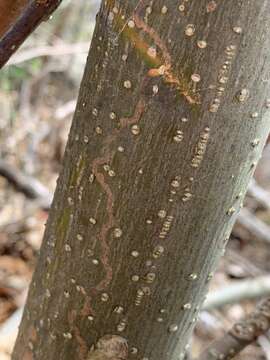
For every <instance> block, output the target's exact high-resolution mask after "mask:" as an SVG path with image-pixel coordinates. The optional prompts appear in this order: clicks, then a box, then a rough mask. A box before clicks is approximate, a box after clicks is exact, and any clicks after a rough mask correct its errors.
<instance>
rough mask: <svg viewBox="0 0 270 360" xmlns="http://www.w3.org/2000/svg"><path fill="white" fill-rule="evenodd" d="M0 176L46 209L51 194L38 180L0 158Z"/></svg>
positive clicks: (50, 199) (48, 206)
mask: <svg viewBox="0 0 270 360" xmlns="http://www.w3.org/2000/svg"><path fill="white" fill-rule="evenodd" d="M0 176H3V177H4V178H6V179H7V181H8V182H9V183H10V184H12V185H13V186H14V187H15V188H16V189H17V190H18V191H20V192H22V193H23V194H24V195H25V196H26V197H28V198H29V199H34V200H38V202H39V203H40V206H41V207H42V208H43V209H44V210H48V209H49V208H50V205H51V201H52V194H51V193H50V192H49V190H48V189H47V188H46V187H45V186H44V185H42V184H41V183H40V182H39V181H38V180H36V179H35V178H33V177H31V176H26V175H25V174H23V173H22V172H20V171H19V170H17V169H14V168H13V167H11V166H10V165H8V164H6V163H5V162H4V161H3V160H0Z"/></svg>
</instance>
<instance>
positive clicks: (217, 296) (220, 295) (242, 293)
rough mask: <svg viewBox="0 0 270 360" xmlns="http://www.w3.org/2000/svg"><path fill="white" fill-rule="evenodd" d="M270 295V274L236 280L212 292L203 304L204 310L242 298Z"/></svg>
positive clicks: (248, 298) (249, 298) (235, 301)
mask: <svg viewBox="0 0 270 360" xmlns="http://www.w3.org/2000/svg"><path fill="white" fill-rule="evenodd" d="M265 296H270V276H269V275H265V276H259V277H256V278H254V279H248V280H241V281H236V282H235V283H233V284H231V285H228V286H226V287H224V288H222V289H217V290H216V291H213V292H210V293H209V294H208V296H207V299H206V301H205V303H204V305H203V310H213V309H216V308H220V307H222V306H224V305H228V304H233V303H237V302H239V301H241V300H251V299H256V298H257V299H258V298H262V297H265Z"/></svg>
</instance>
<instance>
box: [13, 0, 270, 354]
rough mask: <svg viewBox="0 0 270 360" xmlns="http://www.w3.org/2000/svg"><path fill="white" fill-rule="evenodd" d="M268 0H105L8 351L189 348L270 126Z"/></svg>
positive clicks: (179, 350)
mask: <svg viewBox="0 0 270 360" xmlns="http://www.w3.org/2000/svg"><path fill="white" fill-rule="evenodd" d="M269 13H270V2H269V1H268V0H260V1H246V0H239V1H235V0H226V1H225V0H220V1H217V2H215V1H206V0H200V1H198V0H196V1H195V0H194V1H189V2H183V4H182V5H180V6H179V1H178V0H170V1H169V0H167V1H165V2H164V1H158V0H157V1H150V0H149V1H146V0H145V1H144V0H141V1H139V2H138V1H137V0H130V1H126V0H119V1H118V2H115V3H114V2H113V1H109V0H107V1H103V2H102V5H101V9H100V12H99V14H98V17H97V25H96V29H95V34H94V37H93V40H92V46H91V50H90V54H89V58H88V61H87V65H86V70H85V74H84V78H83V81H82V85H81V90H80V95H79V100H78V106H77V110H76V114H75V117H74V121H73V125H72V129H71V132H70V136H69V141H68V144H67V149H66V154H65V159H64V168H63V171H62V174H61V176H60V179H59V181H58V185H57V190H56V193H55V198H54V202H53V206H52V209H51V212H50V217H49V221H48V224H47V227H46V232H45V238H44V241H43V245H42V249H41V255H40V260H39V264H38V266H37V270H36V272H35V275H34V278H33V282H32V285H31V289H30V293H29V298H28V302H27V306H26V310H25V313H24V317H23V321H22V325H21V328H20V332H19V336H18V340H17V343H16V347H15V351H14V354H13V360H19V359H20V360H21V359H22V358H23V359H24V360H26V359H38V360H45V359H46V360H47V359H59V360H62V359H80V360H83V359H89V360H90V359H102V360H105V359H114V360H116V359H126V358H127V356H128V355H127V348H126V346H127V345H126V344H127V343H128V348H129V349H128V351H129V354H130V357H129V359H133V358H134V359H144V360H146V359H160V360H163V359H171V360H176V359H179V357H180V358H181V356H183V353H184V351H185V347H186V344H187V341H188V338H189V336H190V333H191V331H192V328H193V326H194V323H195V320H196V315H197V313H198V310H199V307H200V305H201V304H202V302H203V300H204V296H205V293H206V290H207V284H208V282H209V280H210V279H211V277H212V272H213V270H214V268H215V266H216V263H217V259H218V257H219V256H220V255H221V254H222V253H223V251H224V246H225V243H226V240H227V239H228V237H229V234H230V231H231V228H232V225H233V222H234V220H235V217H236V214H237V211H238V209H239V208H240V206H241V203H242V200H243V197H244V194H245V191H246V188H247V185H248V182H249V179H250V177H251V175H252V173H253V170H254V167H255V164H256V163H257V161H258V159H259V157H260V154H261V151H262V148H263V145H264V143H265V140H266V137H267V134H268V130H269V119H267V117H268V116H269V110H270V99H268V98H267V95H269V71H270V52H269V48H270V17H269ZM78 21H79V19H78ZM105 335H107V336H105ZM126 341H127V343H126ZM94 344H96V349H92V350H91V351H90V353H89V354H88V356H87V352H88V351H89V349H90V347H91V346H92V345H94Z"/></svg>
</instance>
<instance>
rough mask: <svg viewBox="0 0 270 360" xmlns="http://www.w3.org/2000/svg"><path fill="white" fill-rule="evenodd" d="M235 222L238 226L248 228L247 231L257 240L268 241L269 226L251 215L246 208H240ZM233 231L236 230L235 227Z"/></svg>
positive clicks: (269, 238) (269, 234)
mask: <svg viewBox="0 0 270 360" xmlns="http://www.w3.org/2000/svg"><path fill="white" fill-rule="evenodd" d="M236 222H237V224H238V225H239V226H242V227H244V228H245V229H246V230H248V232H250V233H251V234H252V235H253V236H254V237H255V238H257V239H258V240H262V241H265V242H269V243H270V226H269V225H267V224H266V223H265V222H263V221H262V220H260V219H259V218H258V217H257V216H255V215H253V214H252V213H251V212H250V211H249V210H248V209H247V208H243V209H241V211H240V212H239V214H238V217H237V220H236ZM233 232H234V233H235V232H237V229H236V228H234V230H233Z"/></svg>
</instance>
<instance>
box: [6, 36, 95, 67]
mask: <svg viewBox="0 0 270 360" xmlns="http://www.w3.org/2000/svg"><path fill="white" fill-rule="evenodd" d="M88 50H89V43H88V42H84V43H77V44H57V45H53V46H40V47H35V48H31V49H27V50H22V51H19V52H18V53H17V54H15V55H14V56H13V57H12V58H11V59H10V61H9V62H8V65H18V64H20V63H22V62H25V61H29V60H32V59H35V58H38V57H41V56H63V55H74V54H81V53H85V54H87V52H88Z"/></svg>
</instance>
